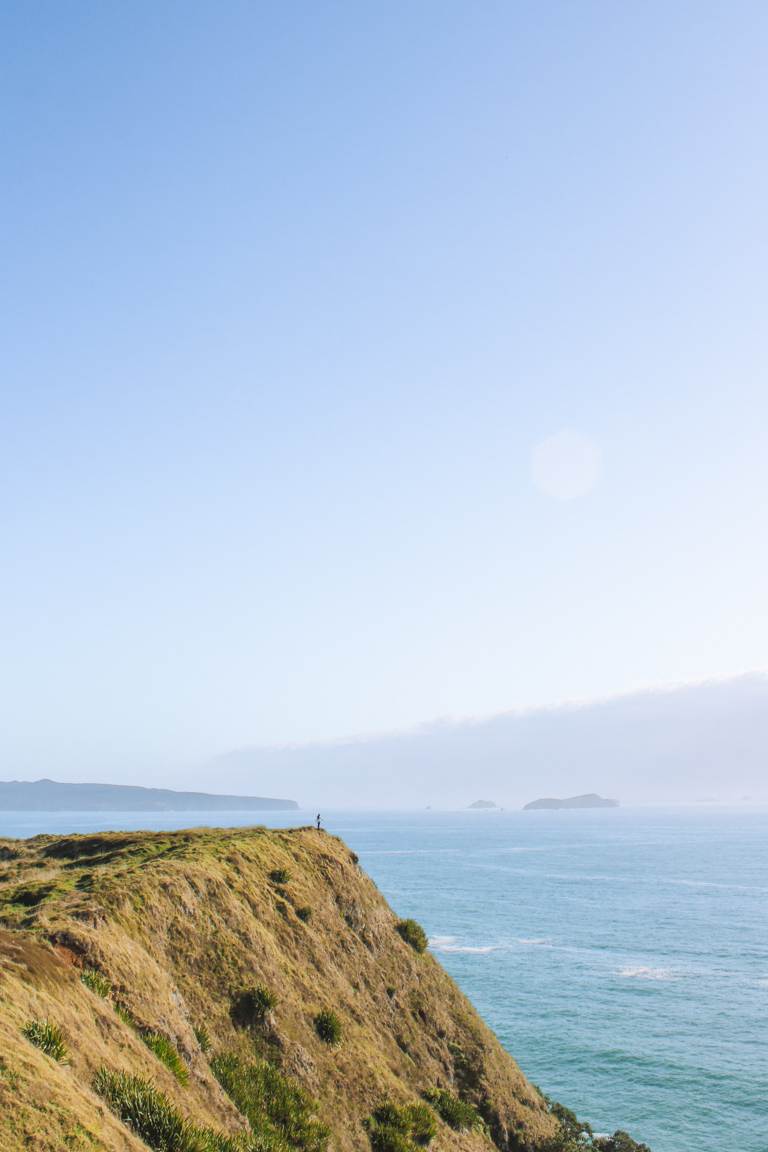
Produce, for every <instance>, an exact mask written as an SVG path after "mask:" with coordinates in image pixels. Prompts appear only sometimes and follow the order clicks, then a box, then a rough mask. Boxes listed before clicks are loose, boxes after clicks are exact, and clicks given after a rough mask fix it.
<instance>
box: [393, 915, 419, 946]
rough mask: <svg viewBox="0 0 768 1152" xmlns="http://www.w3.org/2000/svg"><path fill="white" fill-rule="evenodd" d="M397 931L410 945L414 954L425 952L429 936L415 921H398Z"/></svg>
mask: <svg viewBox="0 0 768 1152" xmlns="http://www.w3.org/2000/svg"><path fill="white" fill-rule="evenodd" d="M395 927H396V928H397V931H398V932H399V933H400V935H401V936H402V938H403V940H405V942H406V944H410V946H411V948H413V950H414V952H424V951H425V949H426V947H427V934H426V932H425V931H424V929H423V928H422V926H421V924H418V923H417V922H416V921H415V920H398V922H397V924H396V925H395Z"/></svg>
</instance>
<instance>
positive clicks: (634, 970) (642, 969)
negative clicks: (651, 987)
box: [616, 964, 675, 980]
mask: <svg viewBox="0 0 768 1152" xmlns="http://www.w3.org/2000/svg"><path fill="white" fill-rule="evenodd" d="M616 975H617V976H621V977H622V978H623V979H625V980H674V979H675V975H674V973H673V972H671V971H670V970H669V968H650V967H649V966H647V965H645V964H628V965H627V966H626V967H624V968H620V969H619V971H618V972H617V973H616Z"/></svg>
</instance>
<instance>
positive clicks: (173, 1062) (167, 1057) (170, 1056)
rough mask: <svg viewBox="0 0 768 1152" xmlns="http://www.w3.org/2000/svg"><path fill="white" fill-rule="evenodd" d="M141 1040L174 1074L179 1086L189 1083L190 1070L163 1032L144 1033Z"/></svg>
mask: <svg viewBox="0 0 768 1152" xmlns="http://www.w3.org/2000/svg"><path fill="white" fill-rule="evenodd" d="M141 1038H142V1040H143V1041H144V1043H145V1044H146V1046H147V1048H149V1050H150V1052H154V1054H155V1056H157V1058H158V1060H160V1061H161V1063H163V1064H165V1066H166V1068H168V1070H169V1071H170V1072H172V1073H173V1075H174V1076H175V1077H176V1079H177V1080H178V1082H179V1084H183V1085H187V1084H188V1083H189V1069H188V1068H187V1066H186V1064H185V1063H184V1061H183V1060H182V1058H181V1056H179V1053H178V1051H177V1050H176V1047H175V1046H174V1045H173V1044H172V1043H171V1041H170V1040H169V1039H168V1037H167V1036H163V1034H162V1032H143V1033H142V1035H141Z"/></svg>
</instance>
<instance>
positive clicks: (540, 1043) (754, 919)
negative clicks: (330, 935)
mask: <svg viewBox="0 0 768 1152" xmlns="http://www.w3.org/2000/svg"><path fill="white" fill-rule="evenodd" d="M258 815H259V817H261V816H262V814H261V813H259V814H258ZM263 817H264V819H263V820H262V819H259V821H258V822H259V823H268V824H270V825H271V826H290V825H295V824H300V823H309V822H310V819H311V818H312V817H311V815H310V814H309V813H296V812H287V813H264V814H263ZM253 822H254V820H253V814H247V813H231V814H228V813H221V812H218V813H211V814H210V815H209V816H208V817H207V818H206V814H205V813H194V814H192V813H157V814H148V813H137V814H131V813H114V814H110V813H81V814H78V813H51V814H46V813H11V812H4V813H3V812H0V836H29V835H34V834H35V833H37V832H59V833H63V832H69V831H88V830H94V829H99V828H101V829H103V828H180V827H189V826H190V825H193V824H219V825H222V824H228V825H233V824H250V823H253ZM324 826H325V827H326V828H327V829H328V831H330V832H334V833H337V834H338V835H340V836H342V837H343V838H344V839H345V840H346V841H347V843H348V844H349V845H350V846H351V847H352V848H353V849H354V850H355V851H356V852H357V853H358V854H359V856H360V862H361V864H362V865H363V867H364V868H365V869H366V870H367V871H368V872H369V873H370V875H371V876H372V877H373V878H374V880H375V881H376V883H377V884H378V886H379V888H380V889H381V891H382V892H383V893H384V895H385V896H386V897H387V899H388V900H389V901H390V902H391V904H392V905H393V906H394V908H395V909H396V910H397V912H398V913H399V914H401V915H403V916H413V917H415V918H416V919H418V920H419V921H420V922H421V923H422V924H423V925H424V928H425V929H426V931H427V932H428V934H429V936H430V942H431V948H432V950H433V951H434V953H435V954H436V955H437V956H438V957H439V958H440V960H441V962H442V963H443V964H444V966H445V967H446V968H447V969H448V971H449V972H450V973H451V975H452V976H453V977H454V978H455V979H456V981H457V982H458V984H459V985H460V986H461V987H462V989H463V990H464V992H466V994H467V995H468V996H469V997H470V999H471V1000H472V1001H473V1003H474V1004H475V1006H476V1007H477V1009H478V1011H479V1012H480V1013H481V1015H482V1016H483V1017H484V1018H485V1019H486V1020H487V1021H488V1023H489V1024H490V1025H491V1027H492V1028H493V1029H494V1030H495V1032H496V1033H497V1035H498V1036H499V1038H500V1039H501V1042H502V1043H503V1044H504V1045H505V1047H506V1048H508V1049H509V1051H510V1052H512V1053H513V1055H514V1056H515V1057H516V1059H517V1060H518V1062H519V1063H520V1064H521V1065H522V1067H523V1069H524V1071H525V1072H526V1074H527V1075H528V1076H529V1077H530V1079H531V1080H533V1081H534V1083H536V1084H538V1085H539V1087H541V1088H542V1089H543V1090H544V1091H545V1092H547V1093H548V1094H549V1095H551V1096H553V1097H555V1098H556V1099H559V1100H560V1101H562V1102H563V1103H564V1104H567V1105H568V1107H570V1108H572V1109H574V1110H575V1111H576V1112H577V1113H578V1114H579V1116H581V1117H584V1118H585V1119H588V1120H589V1121H590V1122H591V1123H592V1125H593V1127H594V1129H595V1131H596V1132H608V1131H613V1130H614V1129H615V1128H617V1127H623V1128H626V1129H627V1130H628V1131H629V1132H630V1133H631V1134H632V1135H633V1136H635V1138H636V1139H642V1140H644V1141H646V1142H647V1143H648V1144H649V1145H650V1146H651V1148H652V1149H653V1152H721V1150H722V1149H723V1148H725V1147H727V1148H729V1149H730V1148H733V1149H738V1152H768V810H766V809H750V808H739V809H735V808H731V809H725V808H722V809H718V808H709V807H700V808H676V809H652V808H645V809H639V808H638V809H631V808H619V809H612V810H606V811H602V810H594V811H570V812H517V811H515V812H501V811H495V812H494V811H487V812H436V811H434V812H433V811H427V812H420V813H404V812H389V813H366V812H328V813H325V814H324Z"/></svg>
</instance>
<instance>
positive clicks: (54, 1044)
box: [22, 1020, 69, 1064]
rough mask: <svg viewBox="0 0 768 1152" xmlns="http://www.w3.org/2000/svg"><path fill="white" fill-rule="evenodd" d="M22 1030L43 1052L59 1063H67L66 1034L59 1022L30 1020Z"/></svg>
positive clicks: (31, 1042)
mask: <svg viewBox="0 0 768 1152" xmlns="http://www.w3.org/2000/svg"><path fill="white" fill-rule="evenodd" d="M22 1032H23V1033H24V1035H25V1036H26V1038H27V1040H29V1042H30V1044H34V1045H35V1047H36V1048H39V1049H40V1051H41V1052H45V1054H46V1056H50V1057H51V1059H52V1060H56V1061H57V1062H58V1063H59V1064H66V1063H67V1061H68V1059H69V1056H68V1052H67V1045H66V1043H65V1041H64V1035H63V1033H62V1031H61V1028H59V1026H58V1024H54V1023H53V1022H52V1021H50V1020H30V1021H29V1023H27V1024H25V1025H24V1027H23V1028H22Z"/></svg>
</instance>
